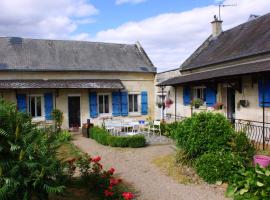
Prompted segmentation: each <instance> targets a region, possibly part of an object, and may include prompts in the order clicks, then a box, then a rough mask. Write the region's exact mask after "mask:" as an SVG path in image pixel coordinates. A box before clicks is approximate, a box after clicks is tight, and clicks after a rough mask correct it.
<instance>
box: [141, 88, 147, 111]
mask: <svg viewBox="0 0 270 200" xmlns="http://www.w3.org/2000/svg"><path fill="white" fill-rule="evenodd" d="M141 113H142V115H147V114H148V96H147V92H146V91H142V92H141Z"/></svg>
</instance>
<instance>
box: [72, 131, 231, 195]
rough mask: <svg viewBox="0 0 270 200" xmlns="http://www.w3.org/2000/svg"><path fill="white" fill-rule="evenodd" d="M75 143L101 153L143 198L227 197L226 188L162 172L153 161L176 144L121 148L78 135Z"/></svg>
mask: <svg viewBox="0 0 270 200" xmlns="http://www.w3.org/2000/svg"><path fill="white" fill-rule="evenodd" d="M73 143H74V144H75V145H76V146H77V147H79V148H80V149H81V150H83V151H84V152H87V153H89V154H90V155H92V156H97V155H99V156H101V157H102V161H101V163H102V164H103V165H104V166H105V167H106V168H109V167H115V169H116V172H117V173H118V174H119V175H120V176H121V177H122V178H123V179H125V180H126V181H128V182H129V183H131V184H132V185H133V186H134V187H135V189H136V190H137V191H139V195H140V196H139V198H138V199H140V200H223V199H226V198H225V197H224V191H223V190H222V189H220V188H214V187H213V186H209V185H207V184H203V185H193V184H190V185H183V184H178V183H176V182H175V181H174V180H173V179H172V178H170V177H167V176H166V175H164V174H162V172H161V171H160V169H159V168H158V167H156V166H155V165H154V164H152V163H151V161H152V160H153V159H154V158H156V157H160V156H162V155H168V154H170V153H172V152H173V151H174V148H173V145H159V146H157V145H156V146H149V147H146V148H140V149H129V148H128V149H121V148H112V147H107V146H102V145H100V144H98V143H96V142H95V141H94V140H91V139H88V138H83V137H82V136H80V135H75V136H74V141H73Z"/></svg>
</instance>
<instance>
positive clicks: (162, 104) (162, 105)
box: [156, 102, 165, 108]
mask: <svg viewBox="0 0 270 200" xmlns="http://www.w3.org/2000/svg"><path fill="white" fill-rule="evenodd" d="M156 105H157V107H158V108H162V107H163V108H164V107H165V104H164V103H162V102H157V103H156Z"/></svg>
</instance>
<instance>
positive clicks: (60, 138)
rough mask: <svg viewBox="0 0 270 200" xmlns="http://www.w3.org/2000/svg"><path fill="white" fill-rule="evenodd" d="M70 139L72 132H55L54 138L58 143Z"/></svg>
mask: <svg viewBox="0 0 270 200" xmlns="http://www.w3.org/2000/svg"><path fill="white" fill-rule="evenodd" d="M71 139H72V134H71V133H70V132H68V131H61V132H59V133H56V140H57V141H58V142H59V144H61V143H63V142H68V141H70V140H71Z"/></svg>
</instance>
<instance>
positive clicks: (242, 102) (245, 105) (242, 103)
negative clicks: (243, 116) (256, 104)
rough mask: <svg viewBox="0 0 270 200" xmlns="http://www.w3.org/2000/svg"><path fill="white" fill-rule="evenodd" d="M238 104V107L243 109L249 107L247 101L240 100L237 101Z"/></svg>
mask: <svg viewBox="0 0 270 200" xmlns="http://www.w3.org/2000/svg"><path fill="white" fill-rule="evenodd" d="M239 104H240V106H242V107H243V108H246V107H248V106H249V101H248V100H243V99H242V100H240V101H239Z"/></svg>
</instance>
